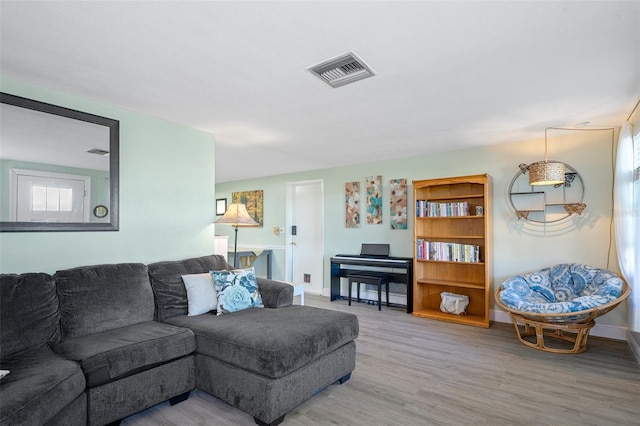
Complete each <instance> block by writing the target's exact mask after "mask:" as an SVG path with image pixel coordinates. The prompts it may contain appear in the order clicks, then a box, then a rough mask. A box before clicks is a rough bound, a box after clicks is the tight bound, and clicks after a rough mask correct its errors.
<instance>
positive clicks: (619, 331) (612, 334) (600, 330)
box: [491, 310, 627, 341]
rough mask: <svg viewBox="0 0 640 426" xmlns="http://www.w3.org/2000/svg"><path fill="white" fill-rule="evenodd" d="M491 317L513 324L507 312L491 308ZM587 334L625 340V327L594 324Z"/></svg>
mask: <svg viewBox="0 0 640 426" xmlns="http://www.w3.org/2000/svg"><path fill="white" fill-rule="evenodd" d="M491 319H492V320H493V321H495V322H506V323H509V324H513V322H512V321H511V314H510V313H509V312H504V311H496V310H493V311H491ZM589 335H590V336H597V337H606V338H607V339H614V340H623V341H627V328H626V327H619V326H615V325H606V324H596V325H595V326H594V327H593V328H592V329H591V331H590V332H589Z"/></svg>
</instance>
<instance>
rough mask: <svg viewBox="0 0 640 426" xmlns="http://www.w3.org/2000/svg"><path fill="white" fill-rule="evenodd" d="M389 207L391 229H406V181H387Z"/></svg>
mask: <svg viewBox="0 0 640 426" xmlns="http://www.w3.org/2000/svg"><path fill="white" fill-rule="evenodd" d="M389 200H390V201H389V206H390V210H391V222H390V224H391V229H407V180H406V179H391V180H390V181H389Z"/></svg>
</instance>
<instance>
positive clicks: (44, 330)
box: [0, 273, 60, 368]
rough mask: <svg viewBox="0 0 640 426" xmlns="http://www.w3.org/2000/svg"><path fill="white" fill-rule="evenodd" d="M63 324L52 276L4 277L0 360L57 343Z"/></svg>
mask: <svg viewBox="0 0 640 426" xmlns="http://www.w3.org/2000/svg"><path fill="white" fill-rule="evenodd" d="M59 321H60V308H59V304H58V296H57V295H56V286H55V282H54V280H53V277H52V276H51V275H48V274H42V273H35V274H22V275H16V274H3V275H0V359H2V360H4V358H5V357H7V356H11V355H12V354H15V353H18V352H21V351H28V350H31V349H35V348H39V347H43V346H45V345H47V344H49V343H55V342H56V341H57V340H58V338H59V335H60V326H59ZM3 368H4V365H3Z"/></svg>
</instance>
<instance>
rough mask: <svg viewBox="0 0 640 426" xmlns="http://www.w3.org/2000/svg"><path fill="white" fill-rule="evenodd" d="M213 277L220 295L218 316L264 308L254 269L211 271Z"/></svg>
mask: <svg viewBox="0 0 640 426" xmlns="http://www.w3.org/2000/svg"><path fill="white" fill-rule="evenodd" d="M211 276H212V277H213V284H214V285H215V287H216V292H217V293H218V312H217V314H218V315H222V314H227V313H230V312H236V311H241V310H243V309H249V308H263V307H264V305H263V304H262V296H261V295H260V290H259V289H258V283H257V282H256V273H255V270H254V269H253V268H249V269H239V270H233V271H211Z"/></svg>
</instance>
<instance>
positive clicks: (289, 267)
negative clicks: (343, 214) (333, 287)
mask: <svg viewBox="0 0 640 426" xmlns="http://www.w3.org/2000/svg"><path fill="white" fill-rule="evenodd" d="M305 185H319V186H320V193H321V196H320V197H318V201H317V202H318V208H319V209H320V218H321V219H320V224H319V226H320V227H321V231H320V235H322V237H321V240H320V241H318V244H317V245H316V246H317V247H319V252H320V256H322V268H321V269H320V270H321V273H322V276H321V277H320V278H321V280H320V282H321V283H322V289H321V292H322V293H324V291H325V290H324V179H311V180H303V181H295V182H287V184H286V201H285V203H286V224H285V226H286V228H285V229H286V232H285V235H286V238H285V280H286V281H289V282H293V260H294V259H293V249H292V244H291V243H292V241H293V238H292V235H291V226H292V225H293V213H294V211H293V208H294V206H293V204H294V203H293V193H294V189H295V187H297V186H305Z"/></svg>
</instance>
